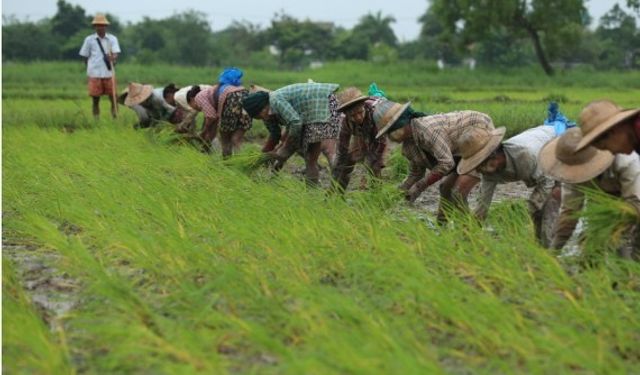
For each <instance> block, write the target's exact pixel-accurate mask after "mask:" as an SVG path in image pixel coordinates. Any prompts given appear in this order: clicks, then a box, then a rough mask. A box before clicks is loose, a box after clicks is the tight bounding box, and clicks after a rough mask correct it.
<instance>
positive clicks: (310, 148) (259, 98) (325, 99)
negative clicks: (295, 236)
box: [242, 83, 340, 185]
mask: <svg viewBox="0 0 640 375" xmlns="http://www.w3.org/2000/svg"><path fill="white" fill-rule="evenodd" d="M338 87H339V85H337V84H333V83H296V84H293V85H289V86H285V87H282V88H280V89H278V90H275V91H272V92H265V91H257V92H255V93H251V94H249V95H248V96H247V97H246V98H245V99H244V100H243V102H242V105H243V107H244V109H245V110H246V111H247V113H249V115H250V116H251V117H254V118H259V119H262V120H263V121H270V120H271V121H273V120H274V119H275V120H276V121H278V123H279V124H280V125H284V126H285V127H286V128H287V133H288V136H287V137H286V138H285V140H284V141H283V143H282V145H281V146H280V147H278V148H277V149H275V150H274V151H269V152H268V153H269V154H270V155H271V156H272V157H274V158H275V159H276V169H279V168H282V166H283V165H284V163H285V162H286V161H287V160H288V159H289V157H291V155H293V154H294V153H295V152H296V151H299V152H300V153H301V154H302V155H303V157H304V160H305V166H306V171H305V174H306V176H305V178H306V181H307V183H308V184H310V185H317V184H318V182H319V170H318V157H319V156H320V152H321V151H322V141H323V140H335V139H336V138H337V136H338V131H339V127H340V116H339V114H338V100H337V99H336V96H335V94H334V93H335V91H336V90H337V89H338ZM332 154H333V155H335V151H333V152H332ZM330 157H331V160H332V159H333V156H330Z"/></svg>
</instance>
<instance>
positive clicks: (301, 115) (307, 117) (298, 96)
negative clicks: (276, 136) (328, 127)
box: [269, 83, 340, 137]
mask: <svg viewBox="0 0 640 375" xmlns="http://www.w3.org/2000/svg"><path fill="white" fill-rule="evenodd" d="M339 86H340V85H338V84H334V83H296V84H293V85H289V86H285V87H283V88H280V89H278V90H276V91H272V92H271V93H270V94H269V105H270V106H271V111H272V112H273V113H274V114H276V115H278V117H279V118H280V119H281V120H282V121H283V122H284V124H285V125H286V126H287V127H288V128H289V135H290V136H292V137H299V136H300V135H301V130H302V125H305V124H313V123H319V122H327V121H329V118H330V117H331V112H330V111H329V95H331V94H333V93H334V92H335V91H336V90H337V89H338V87H339Z"/></svg>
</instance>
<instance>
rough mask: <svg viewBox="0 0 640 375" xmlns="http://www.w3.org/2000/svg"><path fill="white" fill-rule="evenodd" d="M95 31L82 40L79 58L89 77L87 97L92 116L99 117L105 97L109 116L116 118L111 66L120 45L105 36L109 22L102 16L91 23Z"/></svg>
mask: <svg viewBox="0 0 640 375" xmlns="http://www.w3.org/2000/svg"><path fill="white" fill-rule="evenodd" d="M91 24H92V25H93V27H94V28H95V30H96V33H95V34H92V35H89V36H88V37H86V38H85V39H84V43H83V44H82V48H80V56H82V57H84V59H85V64H86V65H87V76H88V77H89V81H88V82H89V83H88V88H89V96H91V99H92V100H93V116H94V117H95V118H96V119H97V118H98V117H99V116H100V97H101V96H102V95H107V96H108V97H109V100H110V101H111V115H112V116H113V117H114V118H115V117H116V113H117V112H116V105H117V103H116V102H115V100H114V97H115V92H116V87H115V77H114V76H113V65H114V64H115V62H116V60H117V59H118V54H119V53H120V45H119V44H118V38H116V37H115V36H114V35H112V34H107V26H108V25H109V21H108V20H107V18H106V17H105V16H104V15H102V14H96V16H95V17H94V18H93V22H91Z"/></svg>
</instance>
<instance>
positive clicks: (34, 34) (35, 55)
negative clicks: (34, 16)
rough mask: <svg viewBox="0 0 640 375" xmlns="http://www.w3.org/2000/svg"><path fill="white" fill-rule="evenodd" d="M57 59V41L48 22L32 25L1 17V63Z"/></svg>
mask: <svg viewBox="0 0 640 375" xmlns="http://www.w3.org/2000/svg"><path fill="white" fill-rule="evenodd" d="M79 48H80V47H79V46H78V49H79ZM59 57H60V53H59V50H58V39H57V38H56V37H55V35H53V33H52V32H51V24H50V22H49V20H46V19H45V20H43V21H40V22H37V23H33V22H20V21H18V20H17V19H15V18H12V17H6V16H3V17H2V60H3V61H10V60H21V61H29V60H53V59H58V58H59Z"/></svg>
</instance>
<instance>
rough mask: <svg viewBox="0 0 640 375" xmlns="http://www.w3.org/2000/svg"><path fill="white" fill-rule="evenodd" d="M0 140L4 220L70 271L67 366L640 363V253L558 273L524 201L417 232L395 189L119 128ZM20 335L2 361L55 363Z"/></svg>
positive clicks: (262, 369)
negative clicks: (72, 290) (238, 158)
mask: <svg viewBox="0 0 640 375" xmlns="http://www.w3.org/2000/svg"><path fill="white" fill-rule="evenodd" d="M3 135H4V140H3V143H4V147H3V159H4V171H3V172H4V173H3V174H4V176H3V177H4V181H5V182H4V186H3V200H4V204H5V206H4V208H3V209H4V211H5V212H6V213H7V216H6V217H7V219H5V223H4V224H5V226H6V227H7V229H8V230H10V231H12V232H13V233H17V235H19V236H21V237H24V238H29V239H31V240H32V241H33V242H34V243H37V244H39V245H40V246H41V247H42V248H46V249H49V250H50V251H55V252H57V253H59V254H60V257H59V261H58V262H57V264H56V267H57V268H58V269H59V270H60V272H65V273H68V274H70V275H73V277H75V278H77V279H78V280H79V282H80V283H81V285H83V290H82V292H81V293H82V296H81V297H82V298H81V300H82V301H83V303H82V304H81V306H80V307H79V308H78V309H77V310H75V311H74V312H73V313H72V314H71V315H70V316H68V317H66V318H65V322H66V323H65V331H66V333H67V345H68V348H69V353H70V356H71V358H73V362H72V366H74V368H76V369H79V370H80V371H81V372H87V373H142V372H145V373H180V374H189V373H194V374H195V373H201V374H210V373H225V372H233V373H256V372H259V373H278V374H280V373H290V374H298V373H336V374H337V373H340V374H342V373H469V372H474V373H476V372H484V373H496V372H498V373H505V372H535V373H563V372H569V371H579V372H585V373H607V372H610V373H629V372H633V371H635V370H636V369H637V367H638V365H640V363H639V362H640V349H639V347H638V345H637V343H638V339H639V338H640V336H639V332H640V318H639V316H638V311H639V310H638V308H639V307H640V306H639V305H640V304H639V300H640V299H639V298H638V293H639V292H640V290H639V288H638V285H640V281H639V276H638V275H640V266H639V265H638V264H634V263H631V262H624V261H621V260H618V259H612V260H611V262H609V263H607V264H606V265H605V266H603V267H599V268H592V269H584V270H581V271H580V272H578V273H576V274H571V273H568V272H566V271H565V267H566V265H565V264H563V263H560V262H559V261H558V259H557V258H555V257H554V256H553V254H551V253H550V252H548V251H546V250H544V249H542V248H540V247H538V246H537V244H536V242H535V240H534V238H533V234H532V225H531V223H530V221H529V219H528V215H527V213H526V208H525V207H524V204H522V203H521V202H516V203H513V202H511V203H505V204H499V205H497V207H496V208H495V209H494V210H492V217H491V225H492V227H493V228H495V231H493V232H489V231H485V230H483V229H482V228H481V227H479V226H478V225H477V223H475V222H474V221H472V220H470V219H468V218H466V217H464V216H459V217H456V218H454V220H453V225H452V226H451V227H450V228H437V229H431V228H430V227H429V226H428V225H427V224H426V223H425V222H424V221H423V220H422V219H421V216H420V215H416V213H415V211H413V210H409V209H407V208H406V207H405V206H404V204H403V203H402V201H401V200H397V199H395V197H393V196H392V195H390V194H389V193H390V189H386V188H384V187H383V188H380V189H373V190H372V191H370V192H362V193H358V194H353V195H348V196H347V197H346V199H343V198H342V197H339V196H331V195H329V196H328V195H326V194H324V193H323V192H322V191H319V190H315V189H311V188H307V187H306V186H305V185H304V183H303V182H301V181H299V180H298V179H295V178H293V177H291V176H288V175H286V174H280V175H279V176H278V177H275V178H271V179H270V180H269V181H268V182H267V181H263V180H260V179H253V178H251V177H250V176H248V175H247V174H245V173H243V172H242V171H238V170H236V169H235V168H234V167H233V165H231V166H228V167H227V166H225V165H224V163H222V161H221V160H220V159H219V158H218V157H217V156H214V157H213V158H211V157H207V156H205V155H202V154H201V153H198V152H197V151H196V150H193V149H191V148H186V147H173V146H159V145H158V144H157V143H155V142H151V141H150V139H149V138H148V137H146V136H145V135H144V134H143V133H141V132H135V131H133V130H131V129H129V128H128V127H125V126H96V127H94V128H92V129H90V130H79V131H75V132H73V133H68V132H62V131H60V130H59V129H57V128H41V127H38V126H36V125H34V124H23V125H22V126H10V127H6V128H5V129H4V134H3ZM33 139H37V140H38V142H33V141H32V140H33ZM70 228H72V229H70ZM568 262H570V260H569V261H568ZM613 283H615V285H616V287H615V288H612V284H613ZM5 287H6V284H5ZM5 319H10V320H11V321H13V320H14V319H17V317H14V316H13V314H12V316H10V317H6V316H5ZM5 327H6V325H5ZM30 331H32V329H30ZM34 340H35V339H34V338H33V336H29V335H24V336H23V337H15V339H13V340H10V341H8V342H7V341H5V343H6V344H7V345H9V346H8V347H7V348H6V349H5V358H4V363H5V364H16V363H19V362H18V361H19V360H23V361H25V363H22V362H20V367H21V366H32V367H33V368H39V367H43V366H45V365H49V364H50V363H53V362H51V361H53V360H52V359H50V357H41V356H35V355H27V356H25V355H24V354H25V352H26V353H30V351H31V350H35V349H32V343H33V341H34ZM51 340H53V342H55V340H54V339H51ZM51 340H50V341H51ZM61 345H62V343H60V342H58V343H57V346H53V347H54V348H59V347H61ZM18 347H20V348H26V349H24V350H23V351H22V352H21V353H20V355H18V354H17V353H18V350H16V348H18ZM14 353H15V354H14ZM18 356H20V359H19V358H18ZM55 358H60V355H59V354H57V355H56V357H55ZM3 366H4V365H3ZM7 368H8V367H7Z"/></svg>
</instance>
